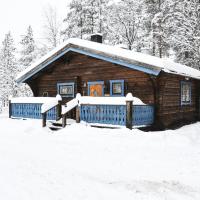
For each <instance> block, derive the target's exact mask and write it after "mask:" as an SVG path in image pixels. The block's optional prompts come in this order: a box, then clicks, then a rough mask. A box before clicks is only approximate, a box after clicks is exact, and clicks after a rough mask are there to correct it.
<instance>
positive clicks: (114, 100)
mask: <svg viewBox="0 0 200 200" xmlns="http://www.w3.org/2000/svg"><path fill="white" fill-rule="evenodd" d="M78 100H79V104H95V105H125V104H126V101H130V100H132V101H133V105H145V104H144V103H143V102H142V101H141V100H140V99H139V98H137V97H133V96H132V95H131V94H128V95H127V96H126V97H90V96H83V97H82V96H81V97H79V98H78Z"/></svg>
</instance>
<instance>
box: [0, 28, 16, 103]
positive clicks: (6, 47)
mask: <svg viewBox="0 0 200 200" xmlns="http://www.w3.org/2000/svg"><path fill="white" fill-rule="evenodd" d="M2 44H3V46H2V49H1V74H0V75H1V77H0V81H1V84H0V93H1V102H3V104H4V105H5V104H6V103H7V102H8V98H9V96H13V97H14V96H16V95H17V84H16V82H15V78H16V75H17V73H18V72H19V70H18V68H17V63H16V58H15V50H16V49H15V47H14V40H13V38H12V36H11V33H10V32H9V33H8V34H6V35H5V39H4V41H3V43H2Z"/></svg>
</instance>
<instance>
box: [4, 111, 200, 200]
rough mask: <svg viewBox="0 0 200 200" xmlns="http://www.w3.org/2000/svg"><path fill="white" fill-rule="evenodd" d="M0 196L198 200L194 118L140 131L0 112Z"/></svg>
mask: <svg viewBox="0 0 200 200" xmlns="http://www.w3.org/2000/svg"><path fill="white" fill-rule="evenodd" d="M0 199H1V200H84V199H85V200H112V199H113V200H129V199H131V200H147V199H148V200H158V199H159V200H160V199H161V200H168V199H169V200H174V199H175V200H176V199H178V200H179V199H180V200H199V199H200V123H196V124H193V125H188V126H184V127H182V128H180V129H178V130H176V131H172V130H169V131H164V132H149V133H146V132H142V131H139V130H136V129H135V130H132V131H130V130H127V129H125V128H124V129H117V130H116V129H115V130H114V129H99V128H92V127H90V126H89V125H87V124H84V123H82V124H73V125H71V126H67V127H66V128H65V129H63V130H61V131H55V132H52V131H50V130H49V129H48V128H41V121H40V120H16V119H15V120H14V119H8V118H7V117H6V116H5V115H1V116H0Z"/></svg>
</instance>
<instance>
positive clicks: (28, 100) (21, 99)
mask: <svg viewBox="0 0 200 200" xmlns="http://www.w3.org/2000/svg"><path fill="white" fill-rule="evenodd" d="M53 100H55V97H15V98H11V99H10V101H11V103H41V104H43V103H46V102H50V101H53Z"/></svg>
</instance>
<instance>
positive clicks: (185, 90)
mask: <svg viewBox="0 0 200 200" xmlns="http://www.w3.org/2000/svg"><path fill="white" fill-rule="evenodd" d="M189 104H191V83H190V82H186V81H182V82H181V105H189Z"/></svg>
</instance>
